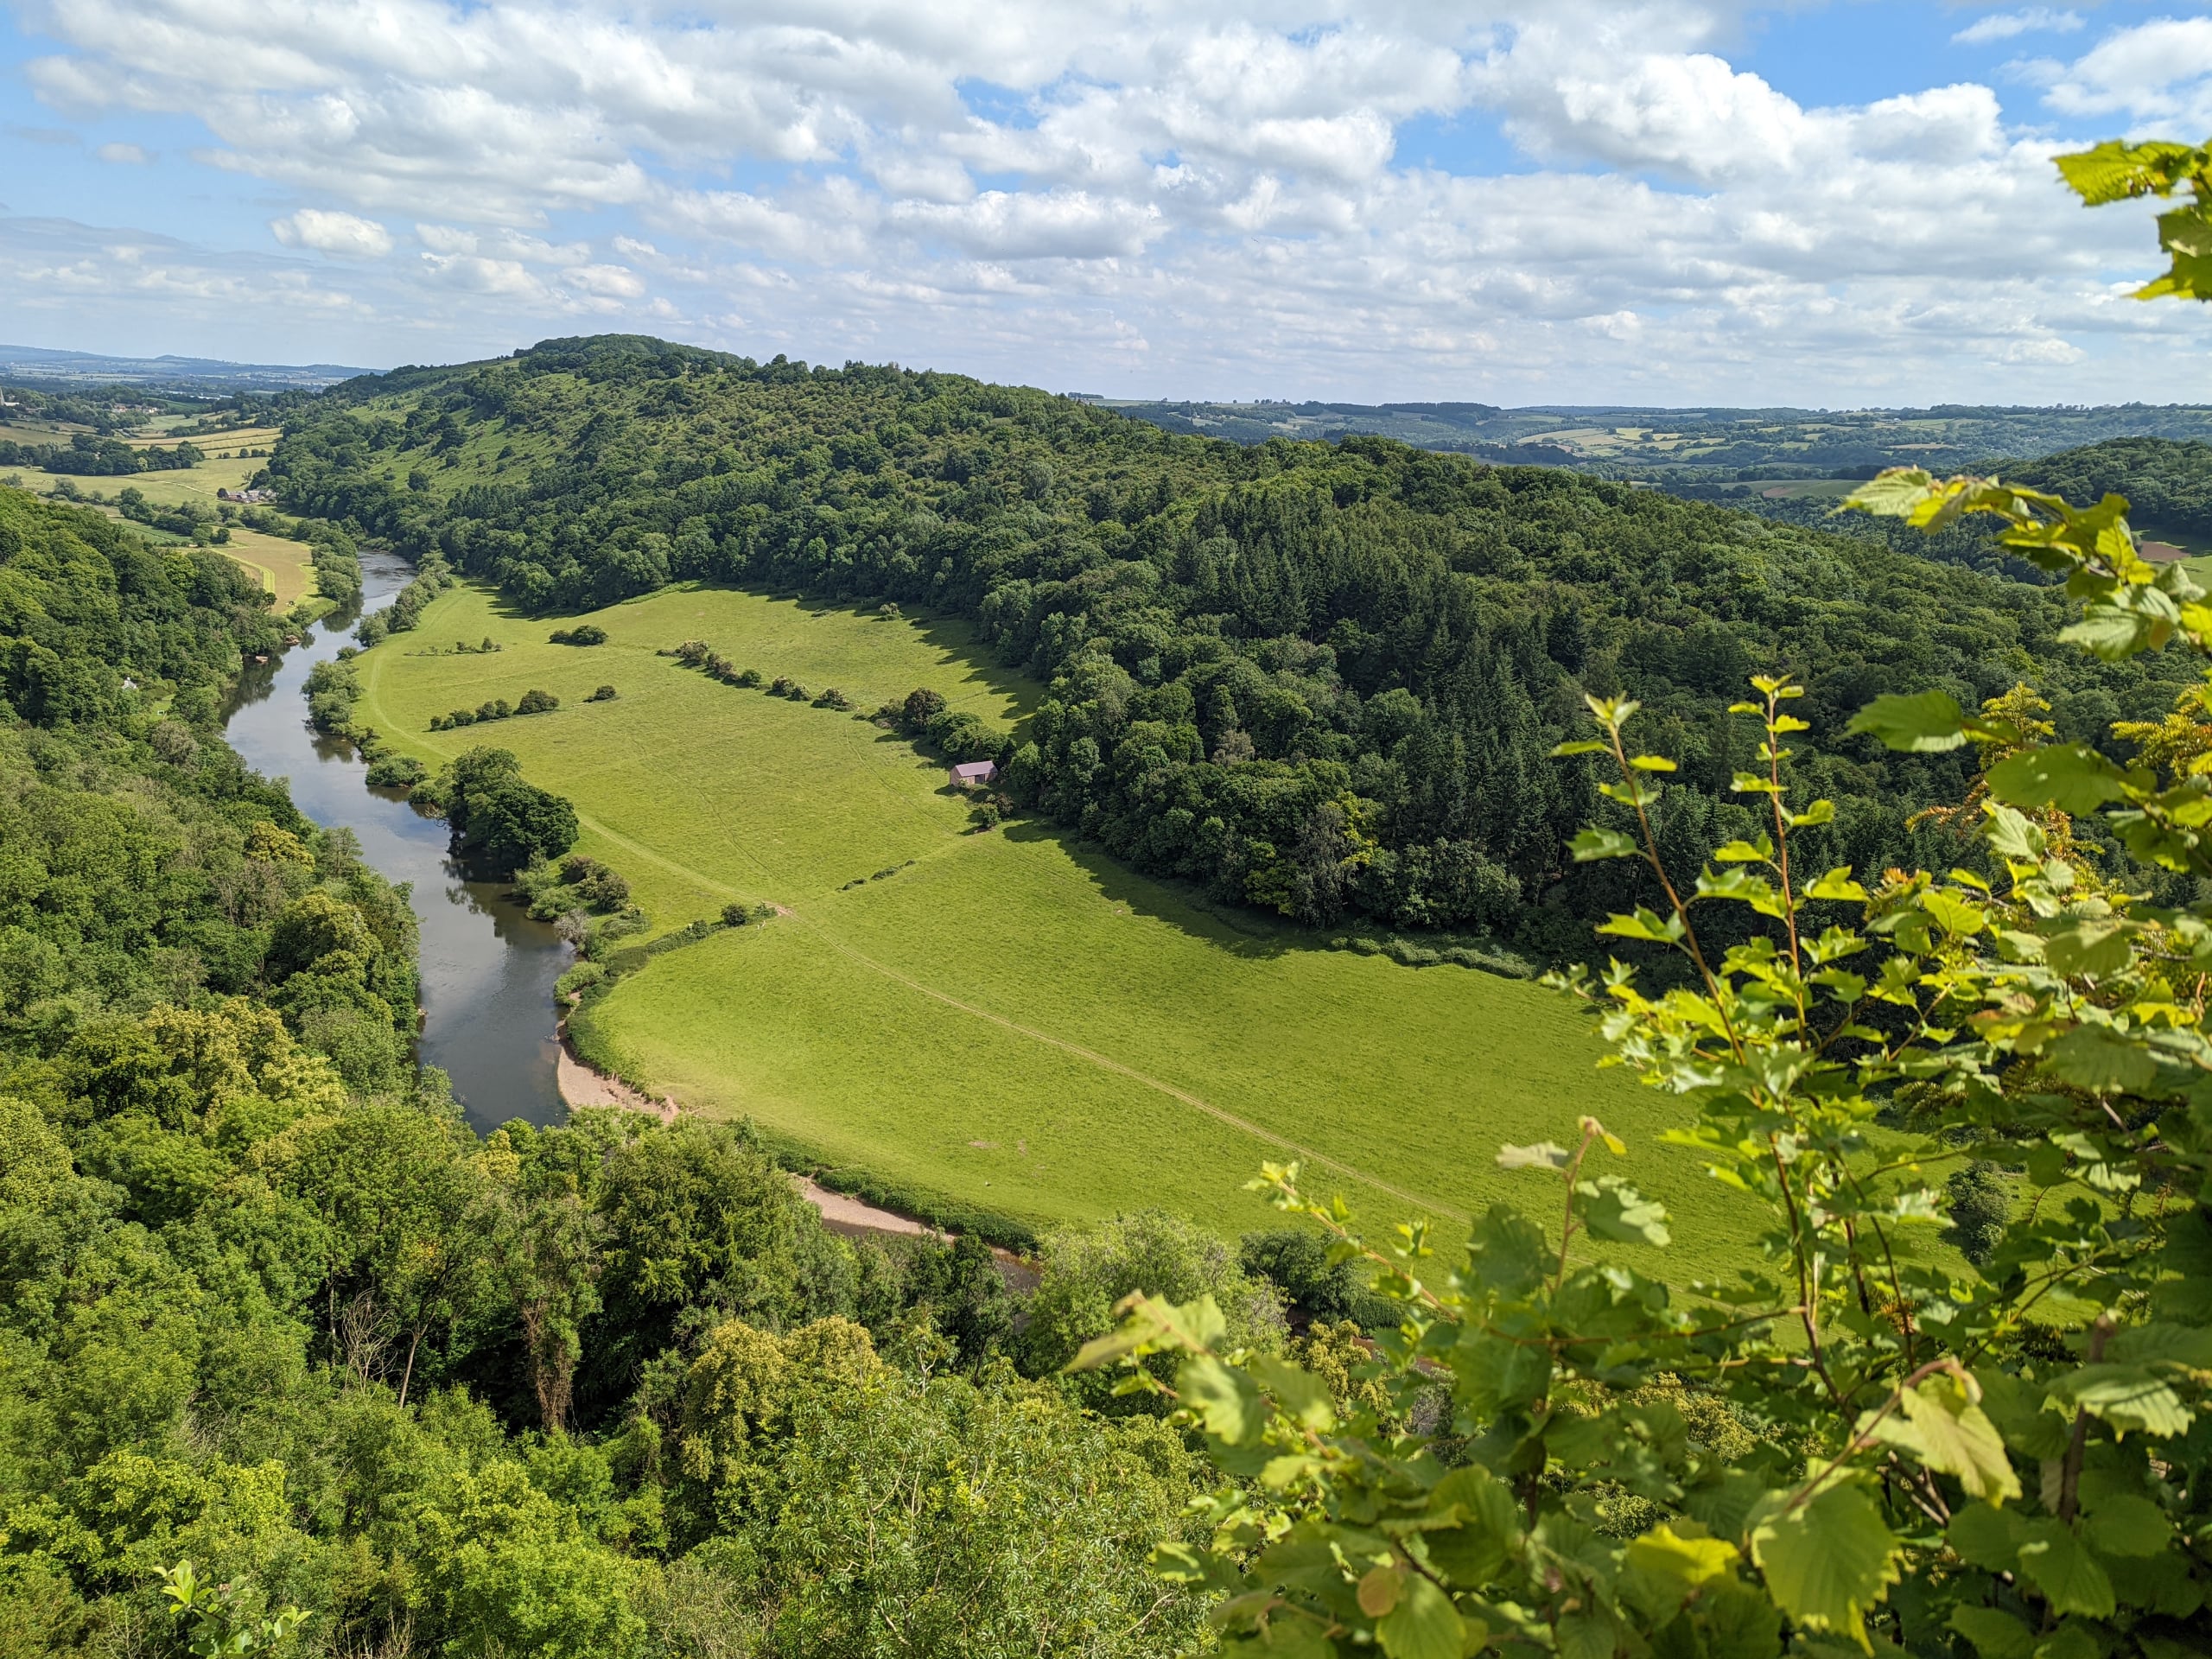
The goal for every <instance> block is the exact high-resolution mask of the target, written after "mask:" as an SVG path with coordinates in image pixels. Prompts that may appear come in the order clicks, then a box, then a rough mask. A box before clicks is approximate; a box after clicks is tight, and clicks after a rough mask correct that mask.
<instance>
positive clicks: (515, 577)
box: [270, 337, 2185, 952]
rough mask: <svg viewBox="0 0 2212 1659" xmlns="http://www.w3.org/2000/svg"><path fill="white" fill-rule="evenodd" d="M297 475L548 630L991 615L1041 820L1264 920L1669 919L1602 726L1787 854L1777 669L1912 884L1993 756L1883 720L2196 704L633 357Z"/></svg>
mask: <svg viewBox="0 0 2212 1659" xmlns="http://www.w3.org/2000/svg"><path fill="white" fill-rule="evenodd" d="M270 470H271V472H272V474H274V475H275V477H276V479H277V481H278V483H279V486H280V487H281V488H282V490H283V495H284V499H285V500H286V503H287V505H289V506H291V507H292V508H294V509H295V510H297V511H304V512H314V513H317V514H321V515H324V516H327V517H333V518H347V517H350V518H354V519H357V520H359V523H360V524H362V525H364V526H365V528H366V529H367V530H368V531H370V532H372V533H373V534H376V535H379V536H383V537H389V538H390V539H391V540H392V541H393V542H395V543H397V545H399V546H400V547H401V548H402V549H403V550H409V551H414V552H417V553H420V552H424V551H428V550H432V549H435V550H441V551H442V552H443V553H444V554H446V555H447V556H448V557H449V558H451V559H453V560H454V562H455V563H458V564H459V565H460V566H461V568H462V569H465V570H467V571H468V572H470V573H472V574H474V575H478V576H480V577H481V578H483V579H486V580H487V581H489V582H493V583H495V584H497V585H498V586H499V588H502V589H503V590H504V591H505V593H507V594H510V595H511V596H512V597H513V598H514V599H515V600H516V601H518V602H520V603H521V604H522V605H523V606H524V607H526V608H527V609H529V610H531V611H533V612H544V611H550V610H553V609H556V608H563V607H582V606H588V605H604V604H607V603H610V602H613V601H619V600H621V599H624V598H626V597H629V596H632V595H635V594H643V593H646V592H650V591H652V590H653V589H655V588H659V587H661V586H663V585H664V584H665V583H667V582H671V581H673V580H678V579H683V578H704V579H708V580H714V581H721V582H736V583H747V584H753V585H755V586H763V585H765V586H770V587H779V588H796V589H798V590H800V591H803V592H806V593H810V594H818V595H823V596H827V597H835V598H847V599H851V598H859V597H863V596H865V597H868V598H869V599H871V600H874V599H879V598H880V599H887V600H890V601H897V602H899V603H901V604H905V605H909V606H913V605H920V606H927V607H935V608H937V609H939V610H943V611H949V612H951V613H956V614H958V615H961V616H963V617H965V618H969V619H971V620H974V621H975V622H976V625H977V626H978V629H979V631H980V633H981V635H982V639H984V640H985V642H986V643H988V645H991V646H993V647H994V648H995V649H996V650H997V652H999V653H1000V654H1001V657H1002V658H1004V659H1005V660H1006V661H1007V662H1008V663H1009V664H1015V665H1019V666H1020V667H1022V668H1024V669H1026V670H1027V671H1028V672H1029V673H1030V674H1031V675H1032V676H1033V677H1036V678H1037V679H1039V680H1040V681H1043V682H1045V683H1047V684H1048V685H1049V686H1050V687H1051V692H1050V695H1049V696H1046V698H1045V699H1044V700H1043V702H1041V703H1040V704H1039V707H1038V709H1037V710H1036V714H1035V716H1034V718H1033V722H1032V725H1031V728H1030V729H1029V731H1028V733H1027V741H1025V742H1022V743H1020V744H1014V743H1012V742H1011V741H1009V742H1008V743H1007V745H1006V746H1005V747H1004V749H1003V752H1002V753H1001V756H1000V758H1001V760H1003V761H1004V762H1005V764H1006V768H1007V776H1008V785H1009V787H1010V788H1011V789H1012V790H1013V791H1014V793H1015V795H1016V796H1017V798H1020V800H1022V801H1023V802H1025V803H1027V804H1034V805H1035V806H1036V807H1038V808H1039V809H1041V810H1044V811H1045V812H1046V813H1048V814H1049V815H1051V816H1052V817H1054V818H1055V819H1057V820H1058V821H1060V822H1062V823H1066V824H1069V825H1071V826H1074V827H1076V828H1077V829H1080V830H1082V831H1083V832H1084V833H1085V834H1088V835H1091V836H1096V838H1097V839H1099V840H1100V841H1102V842H1103V843H1104V844H1105V845H1106V846H1107V847H1108V848H1109V849H1111V850H1112V851H1113V852H1114V853H1116V855H1119V856H1122V857H1123V858H1125V859H1127V860H1128V861H1131V862H1132V863H1134V864H1135V865H1136V866H1137V867H1138V868H1141V869H1144V870H1147V871H1151V872H1156V873H1159V874H1170V875H1175V876H1180V877H1185V878H1187V879H1190V880H1196V881H1198V882H1201V883H1203V884H1205V886H1206V887H1207V888H1208V889H1209V890H1210V891H1211V892H1212V893H1215V894H1216V895H1217V896H1218V897H1221V898H1225V899H1236V900H1237V901H1240V902H1249V903H1253V904H1256V905H1261V906H1266V907H1268V908H1271V909H1275V910H1280V911H1281V912H1283V913H1285V914H1288V915H1292V916H1294V917H1296V918H1299V919H1300V920H1303V921H1306V922H1309V923H1315V924H1328V923H1332V922H1334V921H1335V920H1337V919H1338V918H1340V917H1342V916H1344V915H1345V914H1346V913H1348V912H1365V913H1367V914H1370V915H1372V916H1375V917H1376V918H1380V919H1383V920H1384V921H1386V922H1388V923H1389V924H1390V925H1396V926H1401V927H1414V926H1423V925H1451V926H1477V927H1489V928H1493V929H1496V930H1498V931H1503V932H1507V933H1510V934H1511V935H1513V936H1514V937H1515V938H1517V939H1518V940H1520V941H1521V942H1522V944H1524V945H1525V946H1526V947H1527V948H1529V949H1532V950H1539V951H1551V952H1556V951H1557V950H1562V949H1574V948H1579V946H1580V941H1581V940H1582V939H1584V938H1586V934H1585V932H1584V931H1583V926H1582V924H1583V922H1586V920H1587V919H1588V918H1592V917H1594V916H1597V915H1599V914H1601V913H1603V912H1605V910H1607V909H1610V908H1614V907H1618V906H1619V905H1620V904H1621V903H1622V902H1623V901H1624V900H1625V899H1630V898H1631V897H1633V896H1634V895H1633V894H1632V893H1631V892H1630V889H1629V888H1628V887H1624V885H1623V884H1624V882H1627V881H1629V880H1631V879H1632V878H1631V877H1630V876H1629V875H1627V874H1624V872H1623V871H1622V870H1621V869H1620V868H1618V867H1613V868H1605V869H1602V870H1592V869H1591V868H1587V867H1585V868H1575V867H1573V866H1572V865H1571V864H1569V862H1568V861H1567V857H1566V855H1565V851H1564V843H1565V839H1566V837H1567V836H1568V835H1570V834H1571V833H1572V832H1573V830H1574V829H1576V828H1578V827H1579V826H1580V824H1581V823H1584V822H1586V821H1587V820H1588V819H1589V818H1590V817H1592V816H1593V815H1594V814H1595V813H1596V812H1597V811H1598V803H1597V802H1596V799H1595V797H1594V794H1593V791H1592V778H1591V777H1590V775H1589V774H1588V772H1587V771H1586V766H1585V763H1583V762H1580V761H1564V762H1563V761H1555V760H1550V759H1548V752H1549V750H1550V749H1551V747H1552V746H1553V745H1554V743H1555V742H1556V741H1559V740H1560V738H1561V737H1562V736H1566V735H1569V734H1574V735H1580V723H1581V693H1582V692H1583V691H1584V690H1589V691H1594V692H1600V693H1611V692H1616V691H1624V692H1627V693H1630V694H1631V695H1634V696H1638V697H1641V698H1642V699H1643V701H1644V702H1645V704H1646V705H1647V708H1648V709H1649V714H1648V715H1647V716H1646V720H1647V721H1648V722H1649V726H1650V727H1651V728H1656V729H1652V730H1651V731H1650V732H1649V738H1650V741H1652V742H1653V743H1654V745H1655V746H1656V747H1662V748H1664V749H1665V750H1666V751H1667V752H1669V753H1674V754H1675V755H1677V756H1679V757H1680V758H1681V760H1682V762H1683V772H1682V773H1681V779H1680V782H1681V787H1680V788H1679V789H1678V790H1677V791H1676V792H1675V806H1674V808H1673V809H1672V810H1671V811H1670V812H1669V814H1668V815H1667V829H1666V834H1667V836H1668V838H1669V846H1670V847H1671V848H1674V849H1679V854H1680V856H1681V858H1682V860H1683V861H1685V866H1686V868H1687V867H1688V861H1690V860H1692V859H1694V856H1695V855H1696V851H1697V849H1701V848H1702V847H1703V846H1704V845H1706V844H1707V843H1708V841H1709V839H1710V838H1711V837H1712V836H1715V835H1722V834H1733V833H1737V832H1738V831H1739V830H1740V829H1744V828H1746V827H1748V823H1747V820H1745V818H1744V817H1743V815H1742V814H1741V812H1740V810H1738V808H1737V807H1735V806H1734V805H1733V804H1732V802H1731V799H1730V797H1729V794H1728V785H1729V780H1730V779H1731V777H1732V773H1733V772H1734V770H1735V769H1736V767H1737V766H1738V764H1740V763H1742V762H1743V761H1744V760H1746V759H1747V757H1748V755H1749V753H1750V748H1751V741H1752V738H1751V734H1750V733H1749V732H1748V731H1746V730H1744V729H1740V728H1738V725H1737V724H1736V723H1733V722H1732V721H1731V720H1730V718H1729V717H1728V716H1727V715H1726V714H1725V713H1723V712H1721V711H1722V709H1724V707H1725V705H1726V702H1728V701H1729V700H1731V699H1732V696H1734V695H1736V694H1737V693H1738V692H1739V691H1740V690H1741V689H1742V687H1743V683H1744V677H1745V675H1747V674H1749V673H1750V672H1751V671H1754V670H1755V669H1764V668H1774V667H1779V668H1783V669H1786V670H1788V671H1792V672H1795V673H1797V674H1799V675H1800V676H1802V677H1804V678H1805V679H1806V681H1807V682H1808V686H1809V688H1810V695H1809V696H1808V699H1807V703H1806V710H1805V711H1806V714H1807V715H1808V718H1810V719H1811V720H1812V721H1813V722H1814V727H1815V732H1814V737H1813V744H1814V745H1815V746H1817V747H1811V748H1810V750H1809V753H1808V760H1807V762H1806V768H1807V771H1808V772H1809V774H1810V781H1812V783H1813V784H1814V785H1815V787H1816V788H1818V789H1820V790H1821V791H1822V792H1826V793H1828V794H1831V795H1833V796H1834V797H1835V798H1836V800H1837V804H1838V807H1839V819H1838V823H1837V826H1836V827H1835V828H1834V829H1833V830H1832V831H1829V832H1827V833H1826V834H1825V835H1824V836H1822V837H1821V839H1822V840H1823V841H1824V842H1826V843H1827V844H1825V845H1823V846H1820V847H1815V848H1808V849H1806V852H1807V855H1808V856H1811V857H1821V858H1826V859H1830V860H1832V861H1836V862H1842V861H1853V862H1856V863H1859V864H1860V865H1862V866H1872V867H1874V868H1880V867H1881V866H1882V865H1883V864H1885V863H1888V862H1892V861H1904V860H1905V859H1906V858H1907V857H1908V856H1909V854H1908V843H1909V842H1910V836H1909V835H1908V834H1907V831H1906V829H1905V827H1904V820H1905V817H1906V816H1907V815H1908V814H1909V813H1910V811H1911V810H1913V809H1915V808H1916V807H1917V806H1919V805H1921V804H1925V803H1927V802H1929V801H1931V800H1939V799H1955V798H1957V796H1958V795H1959V794H1960V793H1961V791H1962V790H1963V788H1964V786H1965V783H1966V780H1967V773H1966V771H1965V767H1966V765H1967V760H1966V759H1965V757H1964V756H1962V755H1950V756H1941V755H1938V756H1906V757H1899V756H1891V755H1888V754H1886V753H1883V752H1881V751H1878V750H1876V749H1874V748H1872V747H1865V746H1858V745H1853V744H1850V743H1846V742H1843V741H1840V739H1839V738H1838V736H1837V734H1838V733H1839V732H1840V728H1841V726H1842V723H1843V721H1845V720H1846V719H1847V717H1848V716H1849V715H1850V714H1851V713H1852V712H1853V710H1855V709H1857V708H1858V707H1859V706H1860V705H1861V704H1863V703H1864V702H1866V700H1867V699H1868V698H1870V697H1871V696H1873V695H1874V694H1876V693H1877V692H1879V691H1883V690H1900V689H1910V688H1914V687H1919V686H1925V685H1931V684H1940V685H1942V686H1945V687H1947V688H1948V689H1950V690H1953V691H1954V692H1955V693H1956V694H1958V695H1960V696H1962V697H1965V698H1970V699H1979V698H1981V697H1985V696H1991V695H1993V694H1994V693H1996V692H1997V691H1999V690H2003V689H2004V688H2005V687H2006V686H2008V685H2010V684H2011V683H2012V682H2013V681H2014V680H2016V679H2018V678H2020V677H2032V678H2036V679H2037V680H2038V681H2039V682H2040V683H2043V684H2044V687H2045V689H2046V690H2047V691H2049V692H2051V693H2053V694H2056V697H2057V700H2058V701H2059V703H2060V715H2059V717H2060V720H2061V722H2062V724H2063V725H2066V726H2068V728H2069V730H2070V729H2071V728H2072V727H2074V726H2084V727H2085V728H2094V729H2101V722H2102V721H2105V720H2109V719H2110V718H2111V717H2112V715H2113V714H2114V713H2126V714H2129V715H2154V714H2156V713H2158V712H2160V711H2162V710H2163V709H2164V707H2165V706H2166V704H2167V703H2168V702H2170V700H2171V686H2169V685H2164V684H2162V683H2161V678H2162V677H2164V676H2165V675H2167V674H2169V673H2171V675H2173V676H2175V677H2182V676H2183V675H2184V674H2185V670H2183V669H2182V668H2180V667H2179V666H2178V665H2176V666H2172V667H2171V668H2169V667H2168V666H2166V665H2164V664H2161V663H2159V662H2155V661H2154V662H2152V663H2150V664H2136V665H2132V666H2130V667H2127V668H2126V669H2121V670H2109V669H2104V668H2101V667H2099V666H2097V665H2095V664H2088V663H2084V662H2083V661H2082V660H2081V659H2080V658H2078V657H2076V656H2075V655H2074V654H2072V653H2060V652H2056V651H2055V650H2054V649H2053V648H2052V642H2053V636H2054V635H2055V633H2056V630H2057V629H2058V628H2059V627H2060V626H2063V623H2064V621H2065V620H2066V617H2065V601H2064V600H2063V596H2062V595H2060V594H2055V593H2052V592H2049V591H2044V590H2039V589H2036V588H2030V587H2026V586H2023V585H2018V584H2014V583H2011V582H2005V581H2002V580H1999V579H1993V578H1992V577H1989V576H1986V575H1980V574H1978V573H1976V572H1974V571H1971V570H1967V569H1949V568H1944V567H1941V566H1937V565H1934V564H1931V563H1928V562H1926V561H1923V560H1919V559H1916V558H1914V557H1911V556H1908V555H1904V554H1901V553H1898V552H1897V551H1895V550H1890V549H1886V548H1883V547H1880V546H1877V545H1873V544H1871V543H1867V542H1865V541H1861V540H1854V539H1849V538H1843V537H1834V536H1829V535H1826V534H1823V533H1821V532H1819V531H1814V530H1809V529H1802V528H1797V527H1792V526H1787V525H1782V524H1773V523H1770V522H1766V521H1763V520H1760V519H1758V518H1752V517H1750V516H1748V515H1745V514H1742V513H1738V512H1731V511H1728V510H1726V509H1721V508H1718V507H1713V506H1709V505H1702V504H1699V503H1694V502H1688V501H1683V500H1680V499H1675V498H1672V497H1669V496H1666V495H1663V494H1661V493H1657V492H1652V491H1643V490H1637V489H1632V488H1630V487H1627V486H1622V485H1618V484H1612V483H1608V482H1604V481H1601V480H1593V479H1589V478H1585V477H1580V476H1576V475H1573V474H1567V473H1563V472H1560V471H1556V470H1546V469H1540V468H1516V467H1503V468H1500V467H1489V466H1485V465H1483V464H1480V463H1478V462H1476V461H1471V460H1470V459H1467V458H1465V457H1462V456H1453V455H1444V454H1433V453H1428V452H1425V451H1421V450H1418V449H1414V448H1408V447H1406V446H1404V445H1402V444H1398V443H1395V442H1389V441H1387V440H1383V439H1377V438H1349V439H1345V440H1344V441H1342V442H1339V443H1336V444H1321V443H1294V442H1287V441H1272V442H1267V443H1264V444H1262V445H1259V446H1257V447H1255V448H1240V447H1238V446H1236V445H1234V444H1230V443H1226V442H1219V441H1215V440H1209V439H1205V438H1198V437H1191V436H1179V435H1173V434H1170V433H1166V432H1164V431H1162V430H1160V429H1158V428H1157V427H1154V426H1151V425H1148V424H1147V423H1142V422H1139V421H1133V420H1128V419H1125V418H1122V417H1120V416H1116V415H1114V414H1112V413H1110V412H1108V411H1105V410H1099V409H1096V408H1092V407H1089V406H1087V405H1085V404H1081V403H1077V402H1075V401H1072V400H1070V399H1067V398H1062V397H1051V396H1048V395H1046V394H1044V393H1041V392H1037V391H1027V390H1023V389H1020V388H1013V387H1004V386H990V385H982V384H979V383H977V382H975V381H971V380H966V379H963V378H958V377H955V376H948V375H938V374H931V373H913V372H905V371H901V370H899V369H896V368H887V367H884V368H879V367H869V366H866V365H848V366H847V367H846V368H844V369H842V370H832V369H826V368H814V369H810V368H808V367H806V366H805V365H803V364H795V363H787V362H785V361H783V360H782V359H777V360H775V361H773V362H771V363H768V364H756V363H753V362H752V361H750V360H749V359H741V358H732V357H727V356H722V355H720V354H716V353H707V352H702V351H698V350H696V349H692V348H688V347H680V346H669V345H665V344H664V343H662V342H659V341H656V340H641V339H635V338H629V337H609V338H602V339H596V340H558V341H549V342H547V343H545V344H544V345H543V346H538V347H537V348H535V349H534V350H531V351H530V352H526V353H518V355H517V356H516V357H514V358H513V359H503V360H499V361H495V362H490V363H482V364H474V365H461V366H458V367H454V368H448V369H412V370H402V371H398V372H395V373H393V374H391V375H389V376H385V377H382V378H375V379H369V380H363V381H357V382H352V383H348V384H347V385H344V386H341V387H340V388H337V389H335V390H334V391H332V392H331V393H329V394H327V396H326V397H324V398H323V399H321V400H320V401H319V403H318V404H316V405H315V407H314V408H313V409H312V410H310V411H309V412H308V414H307V415H306V416H303V417H301V418H298V419H296V420H295V422H294V423H293V425H292V427H291V429H290V430H289V432H288V434H287V435H286V437H285V439H284V441H283V443H282V444H280V445H279V446H278V448H277V454H276V456H275V458H274V459H273V460H272V461H271V465H270ZM1958 857H1959V849H1957V848H1955V847H1954V846H1951V845H1949V844H1946V845H1945V846H1943V847H1942V848H1940V849H1930V850H1929V858H1932V859H1933V860H1934V861H1936V862H1937V863H1939V864H1949V863H1952V862H1956V861H1957V860H1958ZM1540 899H1541V901H1542V902H1541V904H1539V903H1538V902H1537V901H1538V900H1540ZM1577 918H1580V920H1578V919H1577Z"/></svg>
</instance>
